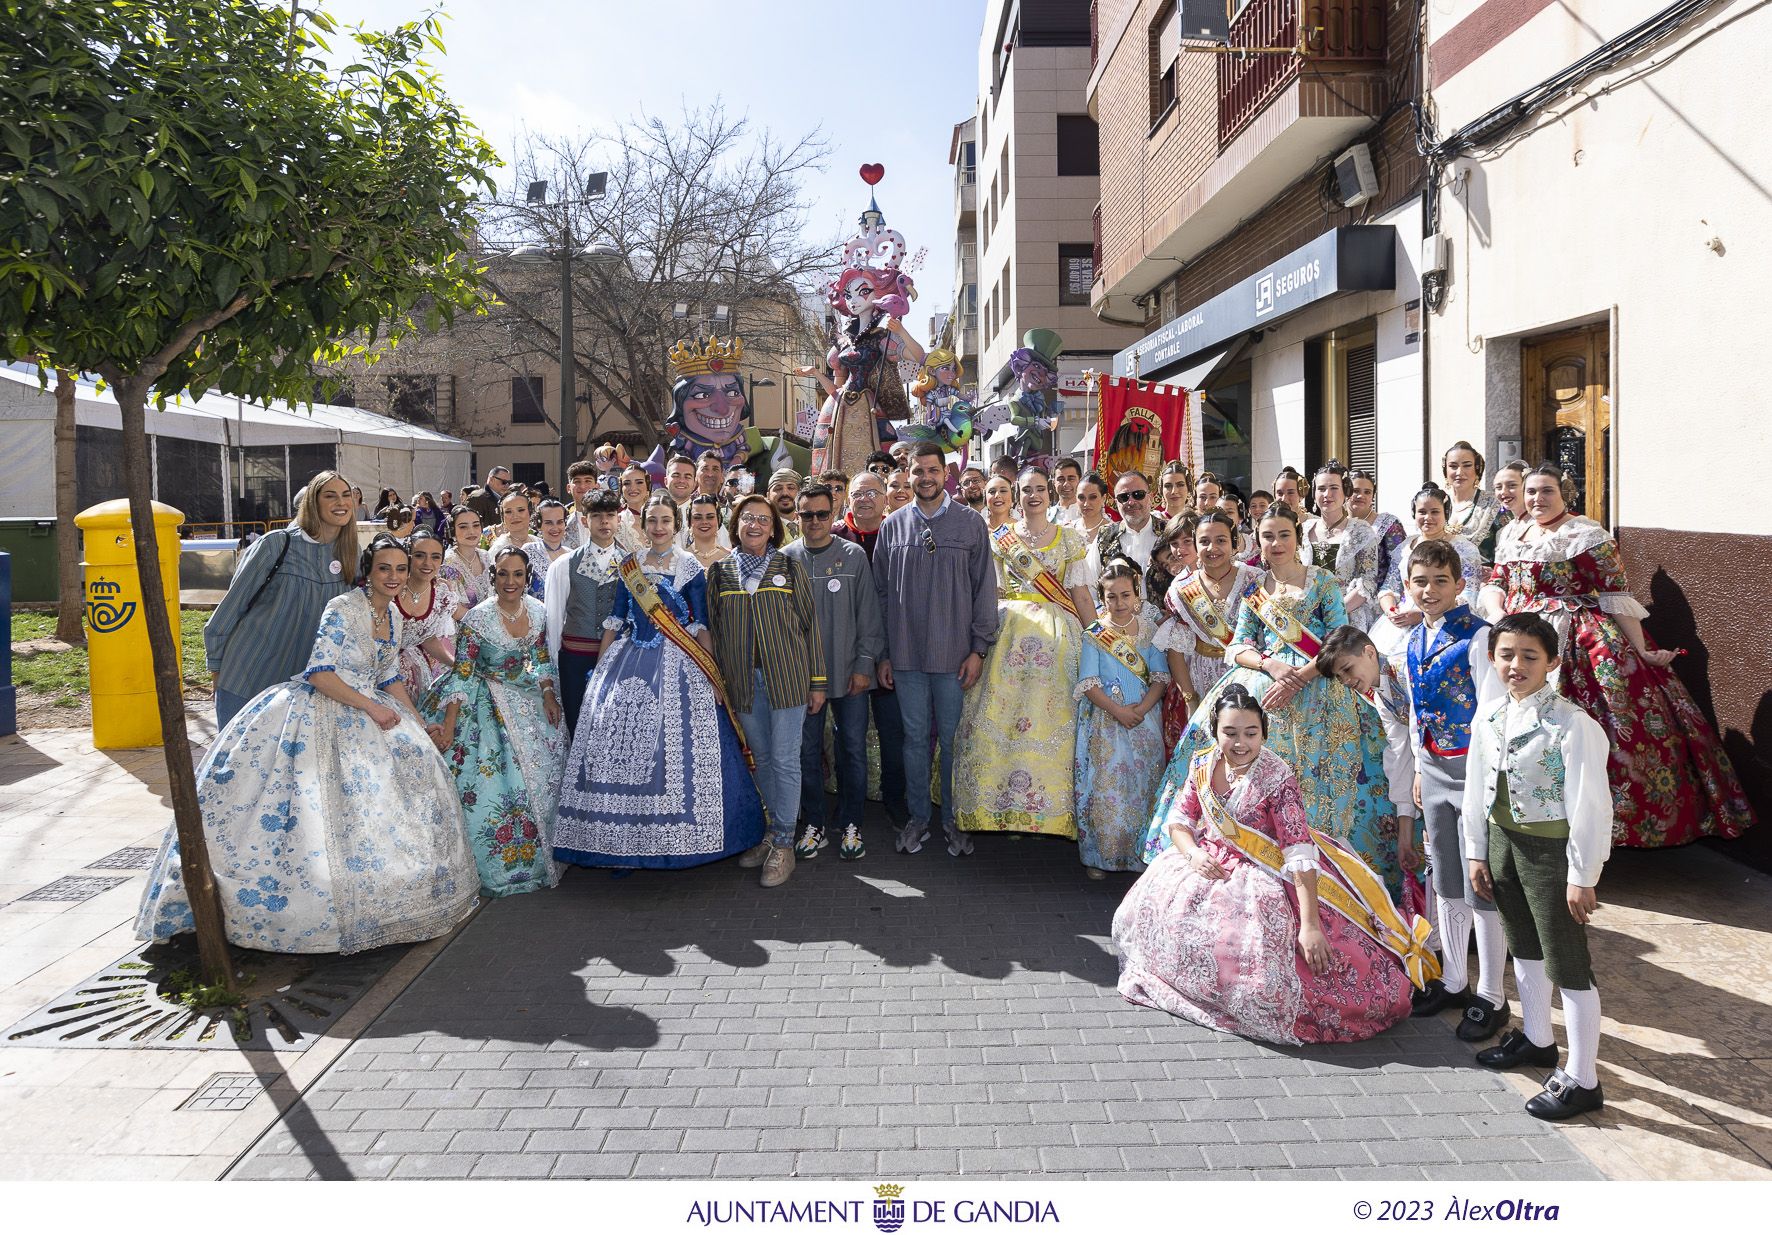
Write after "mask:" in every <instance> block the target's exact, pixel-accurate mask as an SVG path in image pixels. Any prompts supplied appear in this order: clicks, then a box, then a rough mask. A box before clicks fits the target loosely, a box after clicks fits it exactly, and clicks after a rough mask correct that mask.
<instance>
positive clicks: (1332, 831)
mask: <svg viewBox="0 0 1772 1235" xmlns="http://www.w3.org/2000/svg"><path fill="white" fill-rule="evenodd" d="M1273 585H1274V579H1273V576H1272V575H1271V574H1264V575H1263V576H1262V580H1261V584H1260V586H1261V587H1264V588H1271V587H1272V586H1273ZM1270 599H1271V600H1272V602H1273V603H1274V604H1275V605H1276V606H1278V607H1279V608H1280V609H1282V610H1284V611H1285V612H1288V613H1291V614H1293V615H1295V616H1296V617H1297V618H1298V620H1299V622H1300V623H1301V624H1302V625H1304V626H1305V627H1306V628H1307V629H1309V631H1310V633H1311V634H1313V635H1315V636H1316V638H1317V640H1318V642H1321V641H1322V640H1323V639H1325V638H1327V637H1328V635H1329V632H1330V631H1332V630H1334V629H1335V628H1336V627H1338V626H1345V625H1346V624H1347V610H1346V608H1344V607H1343V605H1342V603H1341V589H1340V588H1339V587H1338V586H1337V585H1336V580H1335V576H1334V575H1332V574H1330V573H1329V572H1328V571H1327V570H1322V569H1319V568H1317V567H1315V566H1312V567H1308V568H1307V569H1306V571H1305V582H1304V589H1303V593H1302V594H1297V593H1294V592H1293V591H1292V590H1291V589H1286V591H1285V593H1283V594H1278V595H1273V596H1272V597H1271V598H1270ZM1244 648H1252V649H1254V650H1255V651H1256V652H1258V653H1259V654H1260V655H1261V656H1263V657H1273V658H1277V659H1279V660H1283V661H1285V662H1287V663H1288V664H1293V665H1298V666H1301V667H1302V666H1304V665H1308V664H1309V663H1310V661H1309V659H1307V658H1306V657H1304V656H1302V655H1300V654H1299V653H1298V652H1296V651H1294V650H1293V649H1292V648H1290V647H1288V646H1287V645H1286V644H1285V643H1284V642H1282V641H1281V639H1280V638H1279V636H1277V635H1275V634H1274V633H1273V631H1271V630H1269V629H1268V627H1267V625H1266V623H1264V622H1263V621H1262V620H1261V617H1260V616H1259V615H1258V614H1257V613H1256V610H1255V605H1254V604H1253V603H1247V604H1245V605H1244V606H1243V611H1242V613H1241V615H1240V616H1239V617H1238V618H1237V633H1236V634H1235V636H1233V637H1232V639H1231V646H1230V648H1229V649H1228V650H1227V652H1226V655H1227V658H1228V659H1230V660H1231V661H1232V662H1234V661H1235V659H1236V654H1237V652H1238V650H1239V649H1244ZM1232 682H1236V683H1239V684H1240V685H1242V686H1245V687H1247V688H1248V690H1249V693H1250V694H1251V695H1254V696H1255V698H1256V699H1258V700H1260V699H1264V698H1265V697H1266V695H1267V692H1268V690H1269V689H1271V688H1272V686H1273V682H1272V680H1271V679H1270V678H1269V677H1268V676H1267V674H1265V673H1263V672H1262V671H1261V670H1259V669H1245V668H1243V667H1242V666H1240V665H1239V666H1237V667H1235V668H1233V669H1231V671H1230V672H1228V673H1226V674H1225V675H1224V676H1223V677H1222V678H1220V679H1219V680H1218V684H1217V685H1215V686H1214V687H1213V688H1212V689H1211V690H1209V691H1207V692H1206V694H1205V697H1204V698H1202V699H1201V700H1200V706H1199V707H1197V708H1195V709H1194V710H1193V713H1192V715H1191V716H1190V717H1189V718H1188V725H1187V728H1186V729H1185V730H1183V731H1182V735H1181V741H1180V742H1178V743H1176V746H1175V751H1174V753H1173V754H1172V755H1171V756H1170V759H1169V768H1168V770H1167V771H1166V772H1165V773H1164V774H1163V787H1162V791H1161V792H1160V793H1159V794H1158V797H1157V809H1156V813H1155V814H1154V815H1153V816H1152V818H1151V821H1150V826H1149V827H1148V828H1147V829H1146V830H1145V835H1144V858H1145V861H1146V862H1149V861H1151V860H1153V859H1154V858H1156V856H1157V855H1158V854H1159V853H1162V852H1163V850H1165V849H1167V848H1168V847H1169V832H1168V826H1167V825H1168V821H1169V818H1170V811H1171V809H1172V808H1173V807H1174V805H1175V803H1176V802H1177V801H1179V799H1180V797H1181V794H1182V792H1183V790H1185V789H1186V787H1187V773H1188V765H1189V764H1190V763H1191V762H1192V760H1193V757H1194V756H1195V755H1196V754H1198V753H1199V752H1200V751H1202V750H1204V749H1205V748H1207V747H1209V746H1211V745H1213V738H1212V732H1211V724H1212V707H1213V704H1214V703H1216V702H1217V700H1218V696H1219V695H1220V694H1222V693H1223V692H1224V690H1225V688H1226V687H1227V686H1228V685H1229V684H1230V683H1232ZM1267 746H1268V748H1269V749H1270V750H1272V751H1273V752H1274V753H1275V754H1277V755H1279V756H1280V758H1281V759H1283V760H1284V761H1285V762H1286V765H1287V766H1288V767H1290V768H1291V769H1293V771H1294V772H1296V773H1297V776H1298V786H1299V790H1300V792H1301V793H1302V794H1303V797H1304V809H1305V814H1306V815H1308V816H1309V818H1310V825H1311V826H1312V827H1313V828H1317V829H1319V830H1321V831H1323V832H1326V833H1328V834H1329V835H1330V836H1333V837H1334V838H1335V839H1337V840H1339V841H1341V842H1342V843H1343V844H1345V845H1346V846H1347V847H1348V848H1350V849H1352V850H1353V851H1354V852H1355V853H1357V854H1359V855H1360V857H1362V858H1364V859H1365V860H1366V862H1367V863H1368V864H1369V865H1371V867H1372V869H1373V870H1375V871H1377V872H1378V874H1379V876H1380V877H1381V878H1383V880H1384V882H1385V886H1386V888H1387V889H1389V891H1390V894H1391V896H1392V898H1394V899H1397V898H1401V896H1402V892H1403V868H1402V866H1401V864H1400V863H1399V862H1398V860H1397V821H1396V818H1395V814H1394V812H1395V807H1393V806H1392V805H1391V801H1390V782H1389V781H1388V779H1386V777H1385V774H1384V749H1385V743H1384V726H1383V724H1382V722H1381V721H1380V720H1379V716H1378V713H1377V711H1376V710H1374V709H1373V708H1372V707H1371V706H1370V705H1368V704H1367V703H1365V702H1364V701H1363V700H1361V699H1360V697H1359V696H1357V695H1356V694H1354V692H1353V691H1351V690H1349V689H1348V688H1347V687H1346V686H1343V685H1342V684H1341V683H1340V682H1334V681H1330V680H1329V679H1327V678H1313V679H1311V681H1310V683H1309V684H1308V685H1307V686H1305V687H1304V689H1302V690H1300V691H1299V692H1298V693H1297V694H1296V695H1294V696H1293V697H1292V700H1291V702H1290V703H1288V704H1287V705H1286V706H1285V707H1283V708H1279V709H1277V710H1275V711H1273V712H1270V713H1269V715H1268V736H1267Z"/></svg>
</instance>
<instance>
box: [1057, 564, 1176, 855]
mask: <svg viewBox="0 0 1772 1235" xmlns="http://www.w3.org/2000/svg"><path fill="white" fill-rule="evenodd" d="M1139 583H1140V580H1139V577H1138V567H1136V566H1134V565H1133V564H1132V563H1131V562H1128V561H1125V560H1124V559H1121V558H1115V559H1114V560H1113V561H1111V562H1109V563H1108V564H1107V565H1106V566H1104V567H1102V570H1101V583H1100V584H1099V585H1097V590H1098V591H1099V592H1100V594H1101V602H1102V612H1101V614H1100V615H1099V616H1098V617H1097V618H1096V620H1095V621H1094V622H1093V623H1091V625H1090V626H1089V627H1088V629H1087V631H1086V632H1085V633H1086V634H1087V635H1088V638H1085V639H1084V640H1083V656H1082V662H1081V669H1080V671H1081V674H1082V676H1081V677H1079V678H1078V679H1077V690H1076V694H1077V747H1076V769H1077V854H1078V856H1079V857H1080V858H1082V860H1083V866H1084V867H1085V868H1086V869H1087V870H1088V872H1089V878H1091V879H1101V878H1103V877H1104V875H1103V872H1105V871H1136V870H1143V869H1144V859H1143V858H1141V857H1140V856H1139V853H1140V851H1141V850H1142V848H1143V842H1144V826H1145V824H1146V822H1148V820H1149V817H1150V807H1151V802H1152V801H1153V800H1154V799H1155V798H1156V796H1157V786H1158V785H1159V784H1160V783H1161V782H1162V779H1163V764H1164V760H1165V755H1166V754H1167V752H1168V747H1167V746H1165V745H1164V743H1163V721H1162V716H1161V711H1162V709H1161V701H1162V699H1163V694H1164V688H1165V687H1167V686H1168V685H1169V668H1168V665H1167V664H1166V663H1165V662H1164V660H1163V653H1161V652H1159V651H1158V650H1157V649H1156V648H1155V647H1153V646H1152V645H1151V640H1152V638H1153V637H1154V635H1155V634H1156V630H1155V627H1154V626H1153V625H1152V623H1151V621H1150V619H1149V618H1148V617H1146V616H1145V615H1144V610H1145V606H1144V605H1142V604H1140V603H1139V599H1138V593H1139ZM1104 643H1105V644H1108V645H1110V646H1107V647H1104V646H1103V644H1104Z"/></svg>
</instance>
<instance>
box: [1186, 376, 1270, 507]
mask: <svg viewBox="0 0 1772 1235" xmlns="http://www.w3.org/2000/svg"><path fill="white" fill-rule="evenodd" d="M1249 387H1250V371H1249V363H1248V362H1247V361H1244V362H1243V363H1241V364H1236V365H1232V366H1231V367H1230V368H1228V369H1226V370H1225V371H1224V372H1223V373H1220V374H1219V375H1217V376H1216V377H1214V378H1213V379H1212V384H1211V385H1210V386H1208V387H1207V388H1206V390H1205V391H1204V392H1203V393H1202V394H1201V397H1200V437H1201V444H1202V446H1203V447H1204V450H1205V465H1206V470H1207V471H1210V472H1213V473H1215V474H1216V475H1217V476H1218V478H1219V479H1220V480H1222V481H1224V482H1225V483H1226V484H1231V485H1235V486H1236V487H1237V490H1238V491H1239V492H1240V493H1242V494H1243V496H1244V497H1247V496H1248V495H1249V494H1250V493H1251V492H1253V491H1254V490H1256V489H1264V488H1266V487H1267V485H1266V483H1265V482H1261V483H1255V482H1252V481H1251V478H1250V475H1249V468H1250V451H1249V415H1250V413H1249Z"/></svg>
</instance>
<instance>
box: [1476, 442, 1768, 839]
mask: <svg viewBox="0 0 1772 1235" xmlns="http://www.w3.org/2000/svg"><path fill="white" fill-rule="evenodd" d="M1565 486H1567V487H1565ZM1573 488H1574V486H1573V485H1572V484H1571V483H1570V482H1569V481H1568V479H1567V478H1566V477H1565V475H1564V473H1563V471H1562V469H1560V468H1558V467H1557V466H1556V465H1555V464H1550V463H1547V464H1544V465H1543V466H1540V467H1537V468H1534V469H1533V470H1532V472H1531V473H1530V474H1529V475H1528V476H1527V477H1526V489H1525V492H1526V516H1525V517H1524V518H1521V519H1516V520H1514V521H1513V522H1511V523H1509V524H1508V525H1507V526H1506V527H1504V528H1502V530H1501V534H1500V536H1499V537H1498V538H1497V540H1496V545H1495V569H1494V572H1493V573H1492V575H1491V577H1490V582H1489V584H1488V586H1487V587H1485V588H1484V589H1483V594H1482V607H1483V609H1484V613H1485V616H1488V617H1491V618H1499V617H1500V616H1501V614H1503V613H1539V614H1542V615H1543V616H1544V617H1545V618H1546V619H1548V620H1549V622H1550V624H1551V625H1552V626H1554V627H1555V628H1556V631H1557V637H1558V638H1559V639H1560V640H1561V641H1562V648H1563V652H1562V667H1561V669H1560V671H1559V672H1558V674H1557V688H1558V690H1560V691H1561V692H1562V693H1563V695H1564V696H1565V697H1566V698H1568V699H1571V700H1573V701H1574V702H1575V703H1578V704H1580V705H1581V707H1582V708H1583V709H1584V710H1585V711H1586V712H1587V714H1588V715H1590V716H1592V717H1593V718H1594V719H1595V720H1597V721H1599V722H1600V725H1601V727H1602V728H1603V729H1605V730H1606V736H1607V737H1608V738H1609V739H1610V740H1611V743H1612V754H1611V757H1610V759H1609V760H1608V780H1609V781H1610V782H1611V786H1612V828H1613V831H1612V840H1613V843H1614V844H1617V845H1623V846H1627V847H1635V848H1644V849H1658V848H1662V847H1664V846H1668V845H1683V844H1686V843H1688V842H1689V841H1695V840H1697V839H1699V838H1700V837H1703V836H1722V837H1733V836H1740V835H1741V833H1742V831H1743V830H1744V829H1746V828H1748V827H1750V826H1752V824H1753V822H1754V816H1753V809H1752V807H1751V806H1749V805H1748V801H1747V795H1746V794H1745V793H1744V792H1743V791H1742V788H1741V781H1740V780H1739V779H1738V778H1737V777H1736V775H1735V769H1734V767H1733V765H1732V764H1731V763H1730V762H1729V756H1728V755H1727V754H1725V753H1724V752H1723V748H1722V745H1721V743H1719V742H1718V741H1717V737H1716V733H1715V732H1714V731H1713V730H1712V729H1711V726H1710V722H1709V721H1707V720H1706V719H1705V716H1704V713H1703V712H1701V711H1699V710H1698V705H1697V704H1695V703H1694V702H1693V701H1692V696H1691V695H1690V694H1688V693H1687V691H1686V687H1685V686H1684V685H1683V684H1682V683H1681V681H1680V679H1679V678H1677V677H1675V676H1674V673H1673V670H1672V669H1671V668H1669V666H1670V665H1671V664H1672V663H1673V659H1674V657H1675V656H1677V655H1678V654H1679V653H1678V652H1677V651H1676V650H1674V649H1671V648H1658V647H1656V646H1655V644H1654V642H1653V641H1652V640H1651V639H1650V638H1649V635H1648V632H1647V631H1645V630H1644V629H1643V619H1644V618H1646V617H1648V616H1649V611H1648V610H1647V609H1645V608H1644V607H1643V606H1642V604H1641V603H1639V602H1638V601H1637V600H1636V598H1635V597H1633V596H1632V595H1631V594H1630V587H1629V584H1628V582H1627V581H1626V579H1625V576H1624V563H1623V562H1622V561H1621V560H1620V559H1619V556H1618V543H1617V542H1616V541H1615V540H1613V539H1612V533H1610V532H1608V531H1607V530H1606V529H1605V528H1603V527H1601V526H1600V525H1599V524H1598V523H1596V522H1594V521H1593V520H1592V519H1587V518H1583V517H1582V516H1581V515H1577V514H1575V513H1573V512H1572V511H1570V509H1569V507H1568V501H1569V497H1570V495H1571V494H1572V492H1573Z"/></svg>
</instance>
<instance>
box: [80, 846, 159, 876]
mask: <svg viewBox="0 0 1772 1235" xmlns="http://www.w3.org/2000/svg"><path fill="white" fill-rule="evenodd" d="M159 853H160V851H159V850H158V849H153V848H149V847H148V846H146V845H143V846H139V847H138V846H132V847H130V848H128V849H119V850H118V851H117V852H116V853H107V854H106V855H105V856H104V857H102V858H100V859H99V860H98V861H96V862H88V863H87V864H86V869H87V870H89V871H145V870H147V869H148V868H149V867H150V866H152V865H153V864H154V859H155V857H157V856H158V855H159Z"/></svg>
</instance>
